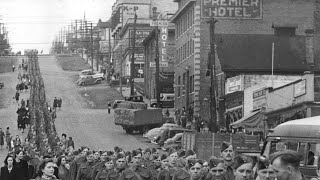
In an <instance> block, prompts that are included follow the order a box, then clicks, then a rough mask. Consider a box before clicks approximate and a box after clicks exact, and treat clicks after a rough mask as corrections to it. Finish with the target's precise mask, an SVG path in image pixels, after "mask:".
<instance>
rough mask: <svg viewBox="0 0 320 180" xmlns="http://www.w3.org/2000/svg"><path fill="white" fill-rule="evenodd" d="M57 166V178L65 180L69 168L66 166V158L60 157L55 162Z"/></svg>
mask: <svg viewBox="0 0 320 180" xmlns="http://www.w3.org/2000/svg"><path fill="white" fill-rule="evenodd" d="M57 166H58V178H59V179H61V180H67V176H68V173H69V169H70V166H69V165H68V164H67V158H66V157H65V156H60V157H59V158H58V162H57Z"/></svg>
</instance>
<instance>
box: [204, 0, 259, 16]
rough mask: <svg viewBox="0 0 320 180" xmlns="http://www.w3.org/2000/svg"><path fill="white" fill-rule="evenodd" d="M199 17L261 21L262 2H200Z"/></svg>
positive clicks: (230, 0)
mask: <svg viewBox="0 0 320 180" xmlns="http://www.w3.org/2000/svg"><path fill="white" fill-rule="evenodd" d="M201 17H202V18H211V17H215V18H228V19H262V0H201Z"/></svg>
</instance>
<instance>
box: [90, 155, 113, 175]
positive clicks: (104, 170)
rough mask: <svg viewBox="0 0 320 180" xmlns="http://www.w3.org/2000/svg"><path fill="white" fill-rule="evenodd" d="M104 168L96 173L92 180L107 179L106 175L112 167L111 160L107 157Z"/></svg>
mask: <svg viewBox="0 0 320 180" xmlns="http://www.w3.org/2000/svg"><path fill="white" fill-rule="evenodd" d="M104 166H105V168H104V169H103V170H101V171H99V172H98V174H97V175H96V177H95V179H94V180H105V179H107V175H108V173H109V172H110V171H111V170H112V169H113V167H114V163H113V160H112V159H111V158H110V157H107V158H106V161H105V164H104Z"/></svg>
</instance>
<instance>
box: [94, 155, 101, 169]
mask: <svg viewBox="0 0 320 180" xmlns="http://www.w3.org/2000/svg"><path fill="white" fill-rule="evenodd" d="M100 156H101V154H100V151H93V166H96V165H97V164H99V162H100Z"/></svg>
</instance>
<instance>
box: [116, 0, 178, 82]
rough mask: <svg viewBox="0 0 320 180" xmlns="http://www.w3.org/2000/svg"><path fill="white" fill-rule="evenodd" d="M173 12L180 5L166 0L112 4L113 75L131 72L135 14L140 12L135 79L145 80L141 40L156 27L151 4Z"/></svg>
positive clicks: (138, 14)
mask: <svg viewBox="0 0 320 180" xmlns="http://www.w3.org/2000/svg"><path fill="white" fill-rule="evenodd" d="M154 7H156V8H157V12H163V11H168V12H170V13H174V12H175V11H176V9H177V5H176V4H175V3H174V2H172V1H167V0H117V1H116V3H115V4H114V5H113V7H112V15H111V19H112V33H111V35H112V37H113V42H114V43H113V44H114V46H113V52H114V53H113V57H112V60H113V76H114V77H115V78H119V77H120V75H121V76H122V77H123V76H130V74H131V71H130V70H131V57H132V45H133V42H132V38H133V36H134V35H133V25H134V14H135V13H136V14H137V22H136V35H135V38H136V41H135V46H136V48H135V72H133V73H134V76H135V82H143V80H144V66H145V65H144V48H143V45H142V41H143V40H144V38H145V37H147V36H148V35H149V33H150V32H151V31H152V30H153V27H150V20H152V17H153V14H152V8H154Z"/></svg>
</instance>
